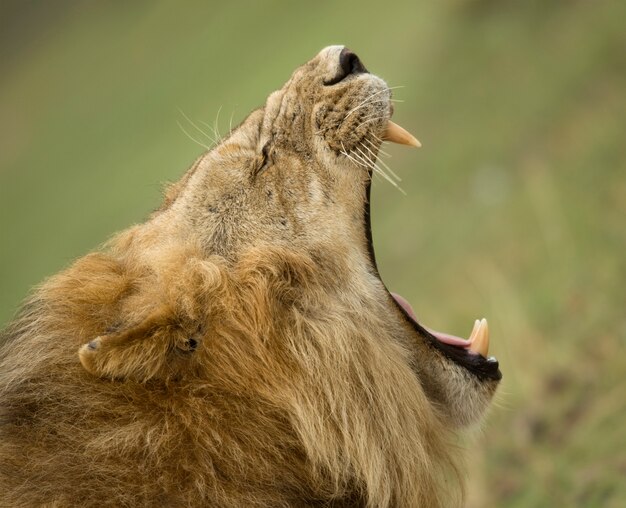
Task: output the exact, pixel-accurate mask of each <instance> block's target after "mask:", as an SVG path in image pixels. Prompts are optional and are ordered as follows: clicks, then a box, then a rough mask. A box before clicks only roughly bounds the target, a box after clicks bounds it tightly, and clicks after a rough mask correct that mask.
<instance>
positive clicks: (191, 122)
mask: <svg viewBox="0 0 626 508" xmlns="http://www.w3.org/2000/svg"><path fill="white" fill-rule="evenodd" d="M178 111H179V112H180V114H181V115H183V116H184V117H185V120H187V122H189V124H190V125H191V126H192V127H193V128H194V129H196V130H197V131H198V132H199V133H200V134H202V135H203V136H204V137H205V138H207V139H208V140H209V141H211V143H213V144H217V142H216V140H215V139H213V138H212V137H211V136H209V135H208V134H207V133H206V132H204V131H203V130H202V129H201V128H200V127H198V125H196V123H194V121H193V120H192V119H191V118H189V117H188V116H187V115H186V114H185V112H184V111H183V110H182V109H180V108H178ZM200 123H204V122H200ZM207 127H209V126H208V125H207ZM209 128H210V127H209ZM202 146H204V145H202Z"/></svg>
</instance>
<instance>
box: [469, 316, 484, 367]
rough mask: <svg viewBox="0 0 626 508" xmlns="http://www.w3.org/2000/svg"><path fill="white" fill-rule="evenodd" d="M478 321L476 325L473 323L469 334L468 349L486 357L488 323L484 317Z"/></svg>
mask: <svg viewBox="0 0 626 508" xmlns="http://www.w3.org/2000/svg"><path fill="white" fill-rule="evenodd" d="M477 322H478V321H477ZM478 323H479V324H478V327H476V324H474V330H473V331H472V335H471V336H470V341H471V344H470V346H469V350H470V351H473V352H475V353H478V354H479V355H482V356H484V357H485V358H486V357H487V354H488V353H489V325H488V324H487V320H486V319H484V318H483V319H481V320H480V322H478Z"/></svg>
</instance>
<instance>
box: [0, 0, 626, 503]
mask: <svg viewBox="0 0 626 508" xmlns="http://www.w3.org/2000/svg"><path fill="white" fill-rule="evenodd" d="M624 19H626V4H624V3H623V2H614V1H608V0H607V1H598V2H581V1H578V2H550V3H548V2H540V1H538V0H534V1H529V2H523V3H522V2H512V1H504V2H493V1H489V0H446V1H443V2H436V3H435V2H430V3H428V4H427V3H426V2H422V3H416V2H411V3H409V2H396V3H393V4H391V5H390V6H389V7H388V8H386V9H385V10H381V5H380V3H379V2H378V3H375V2H342V3H333V4H331V3H324V2H318V3H316V4H310V5H309V6H308V7H305V6H304V4H300V3H296V2H290V3H287V2H274V3H269V2H266V3H261V2H258V3H251V2H230V3H215V4H214V5H207V4H206V3H198V4H195V5H194V4H186V7H185V9H182V8H181V7H179V6H175V4H174V3H171V2H165V1H160V2H150V3H148V2H146V3H141V2H134V3H133V4H132V6H131V5H129V6H125V7H124V8H122V6H121V4H120V6H113V4H110V5H108V4H105V3H86V4H74V3H69V2H68V3H63V2H55V6H54V8H51V7H46V6H45V5H43V4H40V3H39V2H13V3H11V2H9V3H4V4H3V6H2V7H0V20H1V21H0V57H1V58H0V62H1V63H0V112H1V113H0V233H1V234H2V241H1V242H0V281H1V283H2V291H1V292H0V323H5V322H7V321H8V320H9V319H10V316H11V315H12V313H13V312H14V311H15V309H16V308H17V305H18V303H19V301H20V300H21V299H22V298H23V297H24V296H25V295H26V293H27V291H28V289H29V288H30V287H32V286H33V285H34V284H36V283H38V282H39V281H41V280H42V279H43V278H44V277H45V276H47V275H50V274H52V273H55V272H56V271H58V270H60V269H61V268H63V267H64V266H66V265H67V264H68V263H70V262H71V260H72V259H74V258H76V257H78V256H80V255H82V254H84V253H86V252H87V251H89V250H90V249H92V248H94V247H95V246H97V245H98V244H99V243H100V242H102V241H103V240H105V239H106V238H107V237H108V236H109V235H110V234H111V233H113V232H114V231H117V230H120V229H123V228H125V227H127V226H128V225H129V224H131V223H133V222H137V221H141V220H142V219H143V218H144V217H145V216H146V215H147V214H148V213H149V211H150V210H152V209H153V208H155V207H156V206H157V205H158V203H159V195H160V186H161V183H162V182H164V181H166V180H173V179H176V178H177V177H178V176H179V175H180V174H182V172H183V171H184V169H185V168H186V167H187V166H188V165H189V164H190V163H191V162H192V161H193V160H194V158H195V157H196V155H198V153H199V152H200V151H201V148H200V147H199V146H198V145H196V144H194V143H193V142H192V141H191V140H190V139H189V138H188V137H186V136H185V134H184V133H183V132H182V130H181V129H180V128H179V126H178V125H177V123H178V122H180V123H181V125H182V126H183V127H184V128H185V129H186V130H188V131H189V132H191V130H192V128H191V127H190V125H189V123H188V122H187V121H186V119H185V117H184V115H188V116H189V117H190V118H191V119H192V120H193V121H195V122H199V121H204V122H206V123H209V124H212V123H213V122H214V120H215V118H216V115H217V112H218V110H220V108H221V113H220V118H219V120H218V122H217V123H218V127H219V129H220V130H222V131H226V130H227V129H228V125H229V120H230V117H231V114H232V118H233V122H235V123H236V122H238V121H239V120H241V119H242V118H243V117H244V116H245V115H246V113H247V112H248V111H249V110H250V109H252V108H253V107H255V106H257V105H258V104H260V103H261V102H262V101H263V100H264V98H265V97H266V95H267V94H268V93H269V92H270V91H271V90H273V89H275V88H277V87H278V86H280V85H281V84H282V82H284V80H285V79H286V78H287V77H288V76H289V74H290V72H291V71H292V69H293V68H295V67H296V66H297V65H298V64H300V63H302V62H303V61H305V60H307V59H308V58H309V57H310V56H312V55H313V54H315V53H316V52H317V51H318V50H319V49H321V48H322V47H323V46H325V45H328V44H334V43H345V44H347V45H348V46H349V47H351V49H353V50H354V51H356V52H357V53H358V54H359V55H360V56H361V57H362V59H363V60H364V62H365V64H366V65H367V66H368V68H370V69H371V70H372V71H374V72H376V73H377V74H379V75H381V76H383V77H384V78H386V79H387V80H388V81H389V83H390V84H391V85H392V86H397V85H402V86H403V88H400V89H398V90H396V97H397V98H399V99H402V100H404V102H403V103H399V104H397V105H396V114H395V119H396V120H397V121H398V123H400V124H401V125H404V126H406V127H407V128H409V129H410V130H411V131H413V132H414V133H415V134H416V135H417V137H418V138H420V140H421V141H422V142H423V144H424V148H423V149H422V150H420V151H408V150H406V149H403V148H401V147H389V149H388V151H390V152H391V154H392V158H391V159H390V160H389V161H386V162H387V163H388V164H391V166H392V168H393V169H394V171H395V172H397V173H399V174H400V175H401V176H402V178H403V182H402V186H403V188H404V190H405V191H406V192H407V194H408V195H407V197H404V196H402V195H401V194H400V193H398V192H397V191H396V190H395V189H394V188H393V187H391V186H390V185H388V184H386V183H385V182H382V181H377V182H375V186H374V196H373V199H374V204H373V206H374V208H373V210H374V217H373V219H374V234H375V243H376V246H377V257H378V259H379V264H380V268H381V272H382V275H383V277H384V279H385V281H386V282H387V284H388V285H389V287H390V288H392V289H394V290H396V291H398V292H399V293H401V294H403V295H404V296H406V297H407V298H408V299H409V300H411V302H412V304H413V306H414V308H415V309H416V310H417V311H418V314H419V316H420V317H421V318H423V319H424V321H425V322H426V323H428V324H429V325H430V326H433V327H434V328H439V329H445V330H448V331H451V332H453V333H457V334H467V333H468V332H469V328H470V325H471V323H472V322H473V319H474V318H475V317H481V316H483V315H484V316H486V317H488V318H489V320H490V324H491V328H492V335H493V340H492V343H493V351H494V353H495V354H496V356H498V358H499V359H500V363H501V366H502V370H503V373H504V380H503V383H502V387H501V390H500V395H499V401H498V404H497V405H496V407H494V408H493V410H492V412H491V414H490V417H489V419H488V421H487V423H486V424H485V426H484V429H483V431H482V432H481V433H479V435H478V437H477V438H476V439H475V440H473V442H472V443H470V444H468V447H470V453H469V456H470V457H471V461H470V464H471V467H470V477H469V482H468V490H469V492H468V506H469V507H482V506H507V507H509V506H510V507H517V506H519V507H529V506H585V507H594V506H598V507H600V506H601V507H611V506H615V507H617V506H620V505H621V503H622V502H623V501H622V500H623V499H625V498H626V483H625V482H624V481H623V478H624V476H625V475H626V448H624V445H623V443H624V432H623V423H624V421H625V418H626V399H625V398H624V396H623V394H624V393H625V392H626V382H625V380H624V372H625V371H626V357H624V354H623V352H624V346H625V342H626V312H625V310H626V309H625V307H626V290H625V289H624V281H625V279H626V255H624V253H625V252H626V226H625V224H626V143H624V141H623V136H624V132H626V92H625V91H626V67H625V66H624V60H623V48H624V47H626V32H624V30H623V20H624ZM180 111H182V112H183V113H184V114H183V113H181V112H180Z"/></svg>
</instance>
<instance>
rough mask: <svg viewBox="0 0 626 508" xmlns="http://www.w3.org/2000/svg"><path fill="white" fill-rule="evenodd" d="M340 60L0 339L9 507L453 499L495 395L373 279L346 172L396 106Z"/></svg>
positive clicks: (54, 285)
mask: <svg viewBox="0 0 626 508" xmlns="http://www.w3.org/2000/svg"><path fill="white" fill-rule="evenodd" d="M341 51H342V48H341V47H336V46H334V47H329V48H326V49H325V50H323V51H322V52H321V53H320V54H319V55H317V56H316V57H315V58H314V59H313V60H311V61H310V62H308V63H307V64H305V65H304V66H302V67H301V68H299V69H298V70H296V72H295V73H294V75H293V76H292V77H291V79H290V80H289V81H288V82H287V84H286V85H285V86H284V87H283V88H282V89H281V90H279V91H277V92H275V93H274V94H272V95H271V96H270V97H269V98H268V100H267V102H266V104H265V106H264V108H262V109H259V110H257V111H255V112H254V113H252V114H251V115H250V116H249V117H248V118H247V119H246V120H245V121H244V122H243V123H242V125H241V126H239V127H238V128H237V129H236V130H234V131H233V133H232V134H231V135H230V136H229V137H228V138H227V139H225V140H223V141H222V142H221V143H220V144H219V145H218V146H217V147H216V148H214V149H213V150H212V151H210V152H208V153H206V154H204V155H203V156H202V157H201V158H200V159H199V160H198V161H197V162H196V163H195V164H194V166H193V167H192V168H191V169H190V170H189V171H188V172H187V174H186V175H185V176H184V177H183V178H182V179H181V181H180V182H178V183H177V184H174V185H172V186H171V187H170V189H169V190H168V192H167V196H166V199H165V203H164V205H163V207H162V208H161V209H160V210H159V211H157V212H155V214H153V216H152V217H151V218H150V219H149V220H148V221H147V222H145V223H144V224H141V225H138V226H135V227H133V228H131V229H129V230H127V231H125V232H123V233H121V234H120V235H118V236H117V237H115V238H114V239H113V240H112V241H110V242H109V243H108V244H107V245H106V246H105V247H104V248H103V249H102V251H101V252H98V253H92V254H89V255H87V256H85V257H84V258H82V259H80V260H78V261H77V262H76V263H74V264H73V266H71V267H70V268H69V269H67V270H66V271H64V272H62V273H61V274H58V275H56V276H54V277H52V278H51V279H50V280H48V281H47V282H46V283H45V284H44V285H42V286H41V287H40V288H39V289H38V290H36V291H35V292H34V294H33V296H32V297H31V298H30V300H29V301H28V302H27V303H26V304H25V306H24V307H23V309H22V311H21V313H20V315H19V316H18V318H17V319H16V320H15V321H14V322H13V323H12V324H11V325H10V326H9V327H8V328H7V329H6V330H5V331H4V332H3V339H2V341H3V343H4V344H3V346H2V349H1V350H0V493H1V494H0V496H2V502H1V503H0V504H1V505H2V506H40V505H45V504H47V505H50V506H172V507H174V506H176V507H179V506H215V507H244V506H245V507H280V506H285V507H287V506H290V507H291V506H293V507H297V506H370V507H386V506H397V507H405V506H406V507H413V506H424V507H437V506H450V505H454V504H456V503H458V502H459V492H460V488H459V485H460V482H459V479H458V473H457V466H456V458H455V457H456V456H457V455H458V452H457V450H456V449H455V448H454V446H453V445H452V443H453V442H454V441H453V439H452V435H451V430H452V429H454V428H456V427H459V426H461V425H465V424H468V423H470V422H472V421H475V420H476V419H477V418H478V417H479V416H480V415H481V414H482V412H483V411H484V409H485V407H486V406H487V404H488V403H489V401H490V399H491V396H492V395H493V392H494V390H495V387H496V385H497V381H493V380H489V379H481V378H480V377H477V376H475V375H474V374H472V373H471V372H469V371H468V370H467V369H466V368H464V367H463V366H461V365H458V364H457V363H455V362H453V361H452V360H450V359H449V358H447V357H446V356H445V355H443V354H442V353H441V352H440V351H439V350H438V349H437V348H434V347H432V345H431V344H430V343H429V342H428V341H427V340H425V338H424V337H423V336H422V335H421V334H420V333H419V332H418V331H416V329H415V327H413V326H411V324H410V323H409V322H408V320H407V318H406V316H405V315H404V314H403V313H402V311H401V310H400V309H399V308H398V306H397V305H396V304H395V303H394V301H393V300H392V299H391V297H390V295H389V293H388V292H387V290H386V289H385V287H384V285H383V283H382V282H381V281H380V278H379V277H378V274H377V271H376V267H375V264H374V262H373V259H372V256H371V255H370V246H369V243H368V237H369V231H368V227H369V226H368V220H367V214H368V213H369V205H368V203H367V201H368V192H369V184H370V179H371V174H370V173H369V172H368V171H366V170H364V169H358V168H357V167H355V166H354V165H353V164H352V163H351V161H350V159H349V157H348V155H349V154H350V153H354V150H355V149H356V148H357V147H359V146H360V145H361V144H362V143H364V140H367V142H368V146H371V147H373V149H375V150H376V151H377V147H378V146H379V145H380V141H379V140H378V137H379V136H380V134H381V132H382V130H383V129H384V126H385V125H386V122H387V120H388V119H389V116H390V114H391V110H390V100H389V99H390V93H389V90H388V88H387V86H386V85H385V83H384V82H383V81H382V80H380V79H379V78H377V77H375V76H373V75H371V74H367V73H362V72H359V73H354V74H349V75H347V76H342V75H341V73H342V72H343V71H342V66H341V64H340V54H341ZM337 78H343V79H337ZM331 81H332V82H333V84H332V85H329V84H325V83H329V82H331ZM346 154H347V155H346Z"/></svg>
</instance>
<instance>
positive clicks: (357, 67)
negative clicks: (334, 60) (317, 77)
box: [324, 48, 367, 86]
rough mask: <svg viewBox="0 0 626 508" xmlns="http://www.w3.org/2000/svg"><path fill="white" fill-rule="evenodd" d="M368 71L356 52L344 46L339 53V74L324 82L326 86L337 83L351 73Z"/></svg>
mask: <svg viewBox="0 0 626 508" xmlns="http://www.w3.org/2000/svg"><path fill="white" fill-rule="evenodd" d="M363 72H367V69H366V68H365V66H364V65H363V63H362V62H361V60H360V59H359V57H358V56H356V54H355V53H353V52H352V51H350V50H349V49H348V48H343V49H342V50H341V53H340V54H339V71H338V73H337V75H336V76H335V77H334V78H332V79H331V80H329V81H326V82H324V84H325V85H326V86H329V85H335V84H337V83H339V82H340V81H341V80H343V79H344V78H346V77H348V76H349V75H350V74H359V73H363Z"/></svg>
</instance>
